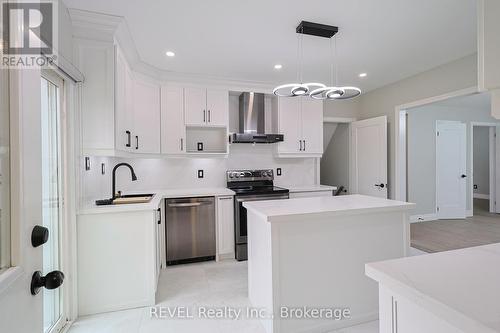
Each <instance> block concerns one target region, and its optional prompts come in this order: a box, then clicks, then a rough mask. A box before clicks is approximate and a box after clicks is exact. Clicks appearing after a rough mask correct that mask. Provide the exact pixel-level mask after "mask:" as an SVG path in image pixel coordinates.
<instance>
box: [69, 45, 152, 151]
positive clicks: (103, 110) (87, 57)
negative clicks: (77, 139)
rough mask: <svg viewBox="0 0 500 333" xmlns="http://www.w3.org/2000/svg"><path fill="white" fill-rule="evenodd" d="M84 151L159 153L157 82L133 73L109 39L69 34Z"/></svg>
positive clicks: (117, 48)
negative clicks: (81, 76)
mask: <svg viewBox="0 0 500 333" xmlns="http://www.w3.org/2000/svg"><path fill="white" fill-rule="evenodd" d="M74 48H75V59H76V63H77V64H78V68H79V69H80V71H81V72H82V73H83V74H84V76H85V81H84V83H83V84H82V98H81V101H82V104H81V105H82V108H81V119H82V123H81V131H82V137H83V141H82V148H83V152H84V154H86V155H87V154H88V155H98V156H99V155H100V156H116V155H119V153H142V154H159V153H160V86H159V84H157V83H155V82H154V81H153V80H148V78H146V77H143V76H140V75H136V74H135V73H133V72H132V71H131V70H130V68H129V66H128V64H127V61H126V59H125V57H124V55H123V53H122V52H121V50H120V48H119V47H118V46H117V45H115V44H114V43H112V42H100V41H91V40H85V39H75V43H74Z"/></svg>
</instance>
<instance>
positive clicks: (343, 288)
mask: <svg viewBox="0 0 500 333" xmlns="http://www.w3.org/2000/svg"><path fill="white" fill-rule="evenodd" d="M244 206H245V208H247V211H248V292H249V298H250V302H251V304H252V306H253V307H256V308H259V309H260V310H263V312H264V315H263V316H259V317H260V319H261V320H262V323H263V325H264V327H265V329H266V331H267V332H269V333H271V332H273V333H277V332H305V331H314V332H327V331H331V330H333V329H338V328H343V327H348V326H353V325H356V324H359V323H363V322H368V321H371V320H376V319H377V317H378V293H377V285H376V283H374V281H371V280H370V279H368V278H367V277H366V276H365V275H364V265H365V264H366V263H368V262H373V261H379V260H385V259H393V258H399V257H404V256H406V255H407V253H408V250H409V225H408V223H409V220H408V211H409V209H411V208H413V207H414V205H413V204H409V203H405V202H398V201H392V200H386V199H381V198H374V197H368V196H363V195H348V196H339V197H315V198H297V199H289V200H279V201H259V202H246V203H244ZM311 310H314V313H312V312H311ZM315 313H316V314H317V315H316V316H314V318H311V317H310V315H311V314H313V315H314V314H315Z"/></svg>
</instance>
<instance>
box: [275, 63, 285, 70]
mask: <svg viewBox="0 0 500 333" xmlns="http://www.w3.org/2000/svg"><path fill="white" fill-rule="evenodd" d="M282 68H283V66H282V65H281V64H276V65H274V69H282Z"/></svg>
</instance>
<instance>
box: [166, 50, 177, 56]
mask: <svg viewBox="0 0 500 333" xmlns="http://www.w3.org/2000/svg"><path fill="white" fill-rule="evenodd" d="M166 55H167V57H175V53H174V52H172V51H167V53H166Z"/></svg>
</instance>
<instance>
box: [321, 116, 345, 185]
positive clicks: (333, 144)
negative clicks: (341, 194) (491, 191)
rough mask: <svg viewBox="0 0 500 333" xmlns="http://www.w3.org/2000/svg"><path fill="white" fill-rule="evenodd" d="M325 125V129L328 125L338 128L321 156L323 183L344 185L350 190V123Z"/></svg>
mask: <svg viewBox="0 0 500 333" xmlns="http://www.w3.org/2000/svg"><path fill="white" fill-rule="evenodd" d="M324 126H325V130H326V129H327V128H328V126H336V127H337V128H336V130H335V133H334V134H333V136H332V139H331V140H330V142H329V143H328V145H327V146H326V150H325V152H324V154H323V157H322V158H321V164H320V165H321V184H324V185H334V186H344V187H345V188H346V189H347V190H349V186H348V185H349V124H325V125H324ZM325 132H326V131H325Z"/></svg>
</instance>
